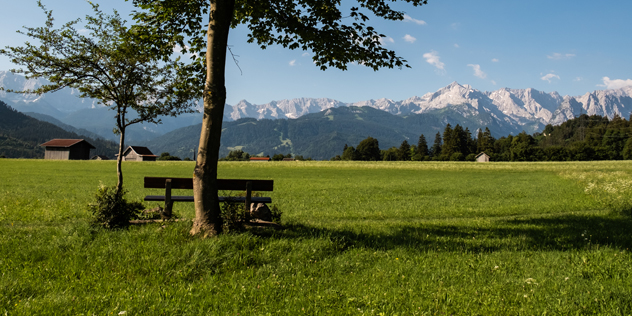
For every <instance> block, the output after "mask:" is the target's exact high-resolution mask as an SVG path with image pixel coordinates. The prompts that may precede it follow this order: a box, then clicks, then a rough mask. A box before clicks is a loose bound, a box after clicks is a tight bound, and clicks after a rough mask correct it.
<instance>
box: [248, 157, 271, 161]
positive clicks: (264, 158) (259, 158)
mask: <svg viewBox="0 0 632 316" xmlns="http://www.w3.org/2000/svg"><path fill="white" fill-rule="evenodd" d="M250 160H256V161H259V160H260V161H268V160H270V158H268V157H250Z"/></svg>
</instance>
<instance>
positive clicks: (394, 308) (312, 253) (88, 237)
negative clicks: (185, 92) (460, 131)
mask: <svg viewBox="0 0 632 316" xmlns="http://www.w3.org/2000/svg"><path fill="white" fill-rule="evenodd" d="M193 166H194V165H193V163H192V162H150V163H133V162H129V163H124V165H123V171H124V173H125V187H126V188H127V190H129V192H128V195H127V197H128V198H129V199H137V200H141V199H142V197H143V196H144V195H147V194H160V193H159V192H160V190H155V191H154V190H145V189H143V188H142V186H143V184H142V183H143V177H144V176H176V177H187V176H190V175H191V171H192V169H193ZM0 168H1V169H2V170H3V172H2V173H0V253H1V254H2V256H0V313H2V312H4V313H6V314H8V315H57V314H59V315H69V314H70V315H92V314H97V315H105V314H107V315H123V314H125V315H163V314H164V315H268V314H270V315H272V314H274V315H301V314H308V315H315V314H331V315H341V314H344V315H346V314H357V315H360V314H368V315H541V314H554V315H569V314H596V315H631V314H632V299H630V298H631V297H632V285H631V284H632V267H631V266H630V262H631V260H632V255H631V254H630V248H632V235H631V234H630V230H631V227H632V214H631V212H630V210H631V209H632V200H631V198H630V197H631V196H632V195H631V193H632V162H628V161H616V162H613V161H606V162H573V163H489V164H477V163H465V162H463V163H448V162H393V163H388V162H377V163H371V162H317V161H314V162H271V163H259V164H255V163H249V162H224V163H220V168H219V176H220V178H258V179H273V180H274V181H275V189H274V192H272V193H271V194H270V196H271V197H272V201H273V204H274V205H276V206H278V208H279V209H280V210H281V211H283V217H282V224H283V225H284V227H285V229H283V230H278V231H265V230H263V231H249V232H244V233H229V234H225V235H222V236H220V237H218V238H210V239H200V238H198V237H191V236H190V235H189V234H188V231H189V229H190V226H191V223H190V221H186V220H185V221H179V222H169V223H156V224H148V225H139V226H132V227H130V228H129V229H125V230H118V231H105V230H102V229H94V228H91V227H90V225H89V220H90V214H89V213H88V211H87V208H86V205H87V204H88V203H90V202H91V200H92V198H93V195H94V193H95V192H96V189H97V188H98V186H99V185H100V183H102V184H106V185H113V184H115V181H116V174H115V173H116V167H115V163H114V162H113V161H45V160H13V159H0ZM176 194H177V193H176ZM182 194H187V193H185V192H183V193H182ZM266 195H267V194H266ZM147 206H151V207H153V206H154V205H153V204H152V205H150V204H147ZM174 212H175V213H176V214H177V215H178V216H179V217H180V218H184V219H192V217H193V214H194V211H193V206H192V204H191V203H181V204H175V207H174Z"/></svg>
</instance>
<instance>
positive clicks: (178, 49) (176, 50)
mask: <svg viewBox="0 0 632 316" xmlns="http://www.w3.org/2000/svg"><path fill="white" fill-rule="evenodd" d="M184 47H185V48H186V49H187V51H188V50H189V49H191V47H189V46H187V45H185V46H184ZM173 52H174V53H182V46H180V45H176V46H174V47H173ZM187 55H189V57H193V56H197V55H196V54H191V53H187Z"/></svg>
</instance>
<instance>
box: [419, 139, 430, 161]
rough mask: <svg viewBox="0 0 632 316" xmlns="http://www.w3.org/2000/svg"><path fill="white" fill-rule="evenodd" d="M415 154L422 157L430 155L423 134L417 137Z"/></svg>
mask: <svg viewBox="0 0 632 316" xmlns="http://www.w3.org/2000/svg"><path fill="white" fill-rule="evenodd" d="M417 152H418V153H419V154H421V156H422V157H425V156H428V155H429V154H430V153H429V152H428V142H427V141H426V136H424V134H421V136H419V141H418V142H417Z"/></svg>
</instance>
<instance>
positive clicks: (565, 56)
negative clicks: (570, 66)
mask: <svg viewBox="0 0 632 316" xmlns="http://www.w3.org/2000/svg"><path fill="white" fill-rule="evenodd" d="M546 57H547V58H548V59H553V60H560V59H569V58H572V57H575V54H560V53H553V54H551V55H547V56H546Z"/></svg>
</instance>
